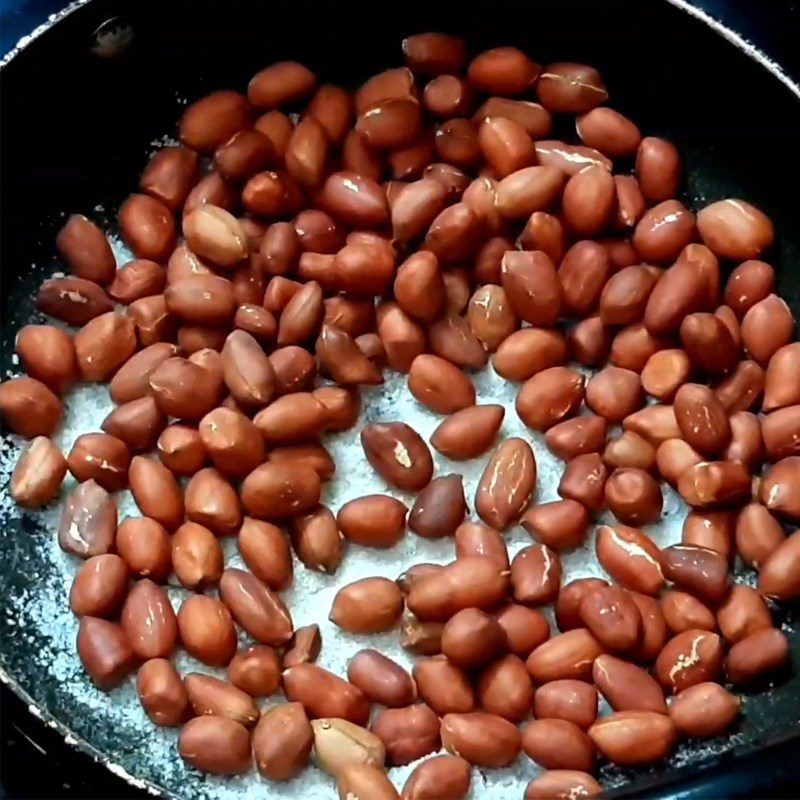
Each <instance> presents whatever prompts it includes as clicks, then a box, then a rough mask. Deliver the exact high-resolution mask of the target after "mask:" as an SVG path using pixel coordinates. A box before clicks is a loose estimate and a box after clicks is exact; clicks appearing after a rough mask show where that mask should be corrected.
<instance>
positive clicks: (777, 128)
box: [0, 0, 800, 797]
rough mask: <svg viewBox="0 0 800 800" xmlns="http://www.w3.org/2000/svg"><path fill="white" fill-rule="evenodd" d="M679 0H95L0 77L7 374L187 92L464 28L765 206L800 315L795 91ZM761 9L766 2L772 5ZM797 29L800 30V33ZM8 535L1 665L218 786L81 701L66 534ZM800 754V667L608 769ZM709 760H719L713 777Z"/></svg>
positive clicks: (77, 721) (85, 723) (93, 731)
mask: <svg viewBox="0 0 800 800" xmlns="http://www.w3.org/2000/svg"><path fill="white" fill-rule="evenodd" d="M675 3H676V5H672V4H671V3H668V2H665V1H662V0H653V2H643V1H642V0H640V1H639V2H635V1H632V2H622V0H607V1H606V2H593V1H592V0H584V1H583V2H581V0H540V1H534V0H528V2H520V1H518V2H514V0H493V2H491V3H468V2H461V3H458V4H455V3H435V2H431V0H427V2H418V1H417V0H407V1H406V2H403V3H390V4H385V3H364V2H356V1H355V0H339V2H336V3H320V2H314V0H291V1H284V0H276V2H269V3H267V2H255V0H250V2H247V0H225V1H224V2H219V0H217V1H216V2H210V1H209V0H168V1H167V2H165V0H93V2H89V3H88V4H85V5H81V6H80V7H78V8H76V9H74V10H73V11H72V13H70V14H68V15H65V16H64V17H63V18H62V19H61V20H60V21H59V22H58V23H57V24H55V25H54V26H52V27H51V28H50V29H49V30H47V32H45V33H44V34H43V35H42V36H40V37H39V38H38V39H36V40H34V41H33V42H32V43H29V44H28V45H27V46H26V47H25V48H24V49H23V50H22V51H21V52H19V53H18V54H17V55H16V56H15V57H14V58H13V59H11V60H10V62H9V63H7V64H6V66H5V67H4V69H3V70H2V76H1V77H0V82H1V84H2V88H1V89H0V92H2V114H1V115H0V126H1V128H0V132H1V136H0V148H1V150H2V152H1V163H2V168H1V170H2V172H1V173H0V180H2V200H3V204H2V220H1V222H2V239H1V241H0V245H1V246H2V302H3V321H2V337H3V345H4V346H3V353H2V365H1V366H2V369H3V372H4V373H5V370H6V369H8V368H10V367H12V364H11V353H12V352H13V346H12V343H13V336H14V331H15V330H16V329H17V328H18V327H19V325H21V324H23V323H24V322H26V321H27V320H28V319H29V317H30V315H31V313H32V304H31V301H30V294H31V291H32V289H33V288H34V286H35V285H36V284H38V282H39V281H40V280H41V279H42V276H43V275H44V274H47V273H49V272H50V271H52V268H53V244H52V242H53V235H54V231H55V230H56V229H57V227H58V224H59V219H60V215H61V214H62V213H63V212H64V211H84V212H87V213H88V212H90V211H91V210H92V209H93V208H94V207H95V206H96V204H98V203H100V204H102V206H103V207H104V208H105V209H108V210H109V216H110V217H112V218H113V209H115V208H116V207H117V206H118V205H119V203H120V201H121V200H122V199H123V197H124V196H125V195H126V194H127V192H128V191H129V190H130V189H131V187H133V186H134V185H135V183H136V179H137V176H138V173H139V171H140V170H141V168H142V165H143V163H144V160H145V154H146V152H148V150H149V144H150V143H151V141H153V140H154V139H156V138H157V137H159V136H161V135H163V134H164V133H166V132H169V131H171V130H172V126H173V125H174V121H175V119H176V118H177V117H178V115H179V100H183V99H186V98H189V99H193V98H195V97H197V96H199V95H201V94H203V93H204V92H206V91H209V90H211V89H215V88H220V87H232V86H239V87H243V86H244V85H245V83H246V81H247V79H248V78H249V76H250V75H251V74H252V73H253V72H255V71H256V70H257V69H258V68H260V67H261V66H263V65H264V64H266V63H269V62H271V61H275V60H279V59H282V58H300V59H301V60H303V61H305V62H307V63H308V64H309V65H310V66H311V67H312V68H314V69H316V70H317V71H319V72H320V73H322V74H323V75H324V76H325V77H326V79H328V80H331V81H336V82H339V83H343V84H351V85H352V84H356V83H358V82H359V81H361V80H362V79H363V78H364V77H365V76H367V75H369V74H371V73H372V72H375V71H377V70H379V69H383V68H385V67H386V66H390V65H393V64H395V63H399V61H400V51H399V41H400V39H401V38H402V37H403V36H404V35H407V34H409V33H413V32H417V31H419V30H424V29H429V30H446V31H452V32H457V33H463V34H465V35H466V36H467V37H468V39H469V42H470V45H471V47H472V48H473V49H474V50H476V51H477V50H479V49H482V48H484V47H487V46H494V45H497V44H500V43H508V44H516V45H519V46H521V47H523V48H525V49H526V50H528V51H529V52H530V53H531V54H533V55H534V57H535V58H536V59H537V60H540V61H543V62H547V61H548V60H551V59H566V58H569V59H573V60H576V61H584V62H587V63H591V64H595V65H596V66H598V67H599V68H600V69H601V71H602V73H603V75H604V78H605V80H606V82H607V84H608V86H609V87H610V88H611V94H612V102H613V105H614V106H615V107H616V108H619V109H620V110H622V111H623V112H629V113H630V114H631V115H632V116H634V118H635V119H636V120H637V121H638V122H639V123H640V125H641V127H642V128H643V129H644V130H646V131H647V132H648V133H653V134H660V135H665V136H668V137H670V138H672V139H673V140H674V141H675V142H676V143H677V144H678V146H679V147H680V149H681V151H682V153H683V154H684V156H685V159H686V163H687V172H688V176H689V177H688V181H687V186H686V198H687V201H688V203H689V204H690V205H692V206H698V205H702V204H703V203H705V202H708V201H712V200H715V199H718V198H721V197H725V196H741V197H744V198H746V199H748V200H750V201H751V202H754V203H755V204H756V205H758V206H760V207H761V208H763V209H764V210H765V211H766V212H767V213H768V214H770V216H771V217H772V219H773V220H774V222H775V225H776V228H777V230H778V233H779V236H778V243H777V245H776V247H775V249H774V252H773V253H771V254H770V261H771V262H772V263H774V264H775V266H776V267H777V269H778V273H779V286H780V292H781V294H782V295H783V296H784V297H785V298H786V299H787V301H788V302H789V303H790V305H791V306H792V308H793V310H794V312H795V316H796V318H798V319H800V227H798V224H797V220H798V215H799V212H800V196H799V195H798V187H799V186H800V161H799V160H798V158H797V156H796V148H797V141H798V134H799V133H800V99H799V98H800V92H799V91H798V88H797V87H796V86H795V85H793V84H792V83H791V81H790V80H789V79H788V78H786V77H785V76H783V75H782V74H780V73H779V72H778V70H777V69H775V68H768V66H767V65H766V64H765V63H763V62H761V63H759V58H758V54H757V53H753V52H746V51H745V48H744V47H743V45H742V42H741V40H739V41H726V38H725V36H728V38H730V35H729V34H727V33H726V32H724V31H723V32H722V33H721V32H720V31H719V30H714V29H713V27H711V26H709V25H708V24H707V21H703V20H698V19H696V18H694V17H693V16H692V15H690V14H689V13H687V10H686V9H685V8H683V7H677V4H678V0H675ZM752 13H753V14H759V13H761V10H760V7H759V8H758V9H757V8H756V7H753V8H752ZM108 20H113V21H112V22H111V23H109V22H108ZM783 33H784V35H785V36H787V37H788V39H789V40H791V39H792V38H794V39H795V41H796V40H797V38H798V35H800V29H795V30H794V31H791V30H788V31H784V32H783ZM733 38H734V39H735V38H736V37H733ZM95 215H96V214H95ZM0 528H1V529H0V552H2V553H3V558H2V562H0V641H2V644H1V645H0V676H2V677H3V679H4V680H5V681H6V682H7V683H8V684H9V685H10V686H11V687H12V688H13V689H14V691H15V692H16V693H17V694H19V695H20V696H21V697H22V698H23V700H24V701H25V702H26V703H29V704H30V705H31V707H32V709H33V710H35V712H36V713H37V714H38V715H40V716H42V717H43V718H44V719H45V720H46V721H48V722H49V723H51V724H52V725H53V726H55V727H56V728H57V729H58V731H59V732H61V733H63V734H65V735H68V736H70V737H72V738H71V739H69V741H70V742H76V743H77V745H78V747H80V748H81V749H83V750H85V751H87V752H89V753H90V754H91V755H93V756H94V757H96V758H98V759H101V760H102V761H104V762H106V763H108V764H110V765H118V766H115V767H114V769H116V770H117V771H118V770H119V767H121V768H122V769H124V770H126V771H127V772H128V773H131V774H132V775H135V776H136V777H137V778H140V779H143V780H145V781H147V782H148V783H150V784H151V785H152V786H154V787H156V788H157V789H158V790H159V791H162V792H164V793H167V794H174V795H177V796H186V797H190V796H196V795H198V794H200V793H202V792H208V793H209V794H211V795H214V794H215V792H216V790H215V789H214V788H213V787H214V786H215V785H216V784H213V783H206V782H205V781H203V780H202V779H199V778H198V777H197V775H196V774H191V773H187V772H186V771H184V770H183V768H182V766H181V765H180V763H179V762H178V759H177V758H174V759H173V762H172V763H170V764H167V765H165V764H164V763H159V764H154V763H152V762H151V761H148V759H147V758H146V757H144V756H143V755H142V750H143V748H142V747H141V746H140V745H141V743H140V742H138V741H136V739H135V737H132V736H131V734H130V731H129V730H127V729H126V727H125V726H124V725H120V724H119V723H118V721H115V720H112V719H110V718H109V717H108V715H107V714H106V713H105V710H104V706H103V702H98V704H97V705H96V707H95V708H94V709H93V710H90V711H87V709H86V706H85V705H78V704H76V700H75V692H74V686H71V685H70V682H69V681H64V680H59V678H58V669H57V659H58V658H59V657H60V655H59V652H58V651H57V650H54V643H53V640H52V638H50V637H49V634H48V633H47V631H48V630H49V631H50V633H52V627H53V626H52V623H53V620H51V621H50V622H51V625H50V626H49V627H47V626H44V628H43V627H42V626H41V625H39V626H37V624H35V622H34V621H35V620H37V619H39V621H40V622H41V619H40V617H38V618H37V615H36V613H35V609H36V608H37V604H39V603H40V600H41V598H42V597H43V596H44V595H48V596H51V595H52V593H53V592H56V591H60V592H62V595H61V597H62V600H61V601H60V602H61V603H62V604H63V605H64V606H65V604H66V599H65V596H64V595H63V587H60V586H57V585H56V583H57V582H56V578H55V576H54V574H51V573H50V572H49V570H48V566H47V565H46V564H41V563H40V562H39V561H38V556H37V545H38V543H39V542H40V541H41V537H45V536H50V535H51V534H52V531H51V530H45V529H44V526H43V525H42V523H41V522H37V521H36V520H35V519H34V518H28V517H21V516H19V515H18V514H17V513H15V512H13V511H11V510H10V509H9V508H8V506H7V504H6V502H5V501H4V502H3V503H2V504H1V505H0ZM20 608H23V609H25V610H23V612H22V613H20ZM781 620H782V621H783V622H785V624H786V626H787V628H786V629H787V631H788V632H789V634H790V636H791V638H792V647H793V652H794V658H795V663H796V664H797V663H800V631H796V627H797V620H798V617H797V614H796V613H795V612H793V611H791V610H789V611H785V612H784V613H783V616H782V617H781ZM56 624H57V621H56ZM54 664H55V667H56V668H55V669H54V668H53V667H54ZM799 755H800V676H795V677H793V678H792V679H790V680H789V681H787V682H785V683H783V684H781V685H780V686H778V687H777V688H775V689H772V690H770V691H760V692H755V693H753V694H751V695H748V696H747V698H746V703H745V713H744V720H743V723H742V726H741V729H740V732H739V733H738V734H737V735H736V736H735V737H734V738H732V739H730V740H728V739H727V738H726V739H724V740H720V741H715V742H712V743H710V744H709V745H708V746H703V747H702V748H698V747H696V746H692V745H682V746H681V748H680V750H679V752H678V753H677V755H676V757H675V758H673V759H672V760H671V761H670V763H669V764H666V765H660V766H657V767H653V768H651V769H650V770H647V771H646V772H622V771H620V770H616V769H612V768H606V769H605V770H604V772H603V775H604V777H605V779H606V780H607V782H608V785H609V786H618V787H621V788H620V789H619V790H618V791H619V792H620V793H622V794H626V795H627V796H642V797H644V796H648V797H653V796H662V795H663V794H664V793H667V794H669V793H671V787H672V788H674V789H676V790H677V789H678V787H680V786H684V789H685V785H684V784H682V783H681V782H682V781H685V780H686V779H687V778H688V779H690V782H691V786H692V787H693V789H688V790H686V791H688V792H690V794H691V793H692V792H693V796H697V797H731V796H734V795H741V794H743V793H744V792H746V791H748V790H749V789H750V788H752V786H754V785H755V786H761V787H762V788H766V787H769V786H770V785H771V783H772V782H773V779H774V780H777V779H778V778H779V777H782V778H783V779H785V780H791V779H792V778H791V776H792V775H794V778H795V779H796V780H800V777H798V772H797V766H796V765H797V761H798V756H799ZM701 767H702V768H703V769H704V770H705V769H708V770H709V771H708V772H703V773H699V772H698V771H699V770H700V768H701ZM2 768H3V770H5V771H9V770H13V768H14V765H13V764H9V763H8V762H6V763H4V764H3V767H2ZM793 770H794V771H793ZM698 775H699V777H698ZM54 785H58V784H54ZM114 785H117V786H121V784H111V787H112V788H108V789H105V788H103V789H100V790H99V791H100V793H99V794H98V796H102V795H103V794H105V795H106V796H107V795H108V794H118V793H119V792H122V791H124V792H125V794H126V796H129V795H135V794H137V792H135V790H132V789H129V788H127V787H126V788H125V789H124V790H122V789H120V790H119V792H117V791H115V790H114V788H113V786H114ZM521 790H522V787H520V793H521ZM85 791H86V792H88V791H91V789H88V788H87V789H86V790H85ZM260 791H261V792H262V793H266V792H268V791H269V790H268V789H267V788H262V789H261V790H260ZM64 792H65V793H66V792H68V790H67V789H64ZM76 796H83V793H82V791H81V790H77V792H76ZM143 796H144V795H143ZM265 796H270V795H268V794H265ZM281 796H288V795H285V794H284V795H281ZM681 796H687V795H685V794H682V795H681Z"/></svg>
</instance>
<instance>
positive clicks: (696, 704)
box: [669, 681, 740, 739]
mask: <svg viewBox="0 0 800 800" xmlns="http://www.w3.org/2000/svg"><path fill="white" fill-rule="evenodd" d="M739 704H740V701H739V698H738V697H736V696H735V695H732V694H731V693H730V692H728V691H726V690H725V689H723V688H722V686H720V685H719V684H718V683H712V682H710V681H709V682H706V683H698V684H696V685H694V686H690V687H689V688H688V689H684V690H683V691H682V692H681V693H680V694H679V695H677V696H676V697H675V699H674V700H673V701H672V703H671V704H670V707H669V716H670V719H671V720H672V722H673V723H674V725H675V728H676V729H677V731H678V733H680V734H681V735H683V736H689V737H691V738H693V739H710V738H712V737H714V736H719V735H720V734H722V733H724V731H725V730H726V729H727V728H730V727H731V725H733V723H734V721H735V720H736V718H737V717H738V716H739Z"/></svg>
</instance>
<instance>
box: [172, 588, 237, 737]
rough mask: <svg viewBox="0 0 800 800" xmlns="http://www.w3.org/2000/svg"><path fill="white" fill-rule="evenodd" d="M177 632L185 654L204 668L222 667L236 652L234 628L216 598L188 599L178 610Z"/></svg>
mask: <svg viewBox="0 0 800 800" xmlns="http://www.w3.org/2000/svg"><path fill="white" fill-rule="evenodd" d="M178 629H179V631H180V635H181V642H182V643H183V646H184V647H185V648H186V652H188V653H189V654H190V655H193V656H194V657H195V658H196V659H197V660H198V661H202V662H203V663H204V664H210V665H211V666H212V667H223V666H225V665H226V664H227V663H228V662H229V661H230V660H231V658H233V655H234V653H235V652H236V628H235V627H234V624H233V620H232V619H231V615H230V613H229V611H228V609H227V608H226V607H225V606H224V605H223V604H222V603H221V602H220V601H219V600H217V598H216V597H207V596H206V595H202V594H193V595H189V596H188V597H187V598H186V599H185V600H184V601H183V603H182V604H181V607H180V609H179V610H178ZM187 688H188V687H187ZM223 716H224V715H223ZM239 721H240V722H242V724H246V723H245V722H244V720H239Z"/></svg>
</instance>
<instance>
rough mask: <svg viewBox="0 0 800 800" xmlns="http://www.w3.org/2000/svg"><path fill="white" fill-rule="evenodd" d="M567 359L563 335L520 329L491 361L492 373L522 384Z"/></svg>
mask: <svg viewBox="0 0 800 800" xmlns="http://www.w3.org/2000/svg"><path fill="white" fill-rule="evenodd" d="M566 360H567V342H566V339H565V338H564V336H563V334H561V333H559V332H558V331H555V330H549V329H546V328H523V329H522V330H519V331H515V332H514V333H512V334H511V335H510V336H509V337H508V338H507V339H504V340H503V341H502V342H501V343H500V346H499V347H498V348H497V352H496V353H495V354H494V356H493V358H492V364H493V366H494V368H495V371H496V372H497V373H498V374H499V375H501V376H502V377H504V378H507V379H508V380H512V381H525V380H528V378H531V377H533V375H535V374H536V373H538V372H542V371H543V370H546V369H549V368H551V367H557V366H561V365H562V364H564V363H565V362H566Z"/></svg>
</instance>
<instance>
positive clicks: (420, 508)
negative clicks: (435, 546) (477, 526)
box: [408, 475, 467, 539]
mask: <svg viewBox="0 0 800 800" xmlns="http://www.w3.org/2000/svg"><path fill="white" fill-rule="evenodd" d="M466 513H467V503H466V499H465V497H464V486H463V481H462V478H461V476H460V475H441V476H439V477H438V478H434V479H433V480H432V481H431V482H430V483H429V484H428V485H427V486H426V487H425V488H424V489H423V490H422V491H421V492H420V493H419V494H418V495H417V498H416V499H415V500H414V505H413V506H412V507H411V511H410V512H409V515H408V527H409V528H410V529H411V530H412V531H414V533H416V534H417V535H418V536H423V537H425V538H427V539H438V538H441V537H443V536H452V535H453V533H455V531H456V528H458V526H459V525H460V524H461V522H462V521H463V519H464V516H465V515H466Z"/></svg>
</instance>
